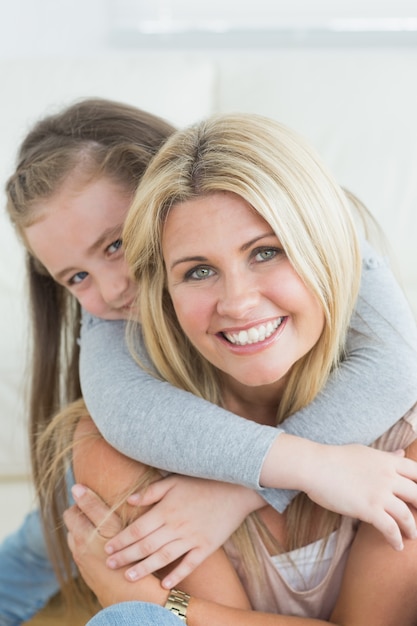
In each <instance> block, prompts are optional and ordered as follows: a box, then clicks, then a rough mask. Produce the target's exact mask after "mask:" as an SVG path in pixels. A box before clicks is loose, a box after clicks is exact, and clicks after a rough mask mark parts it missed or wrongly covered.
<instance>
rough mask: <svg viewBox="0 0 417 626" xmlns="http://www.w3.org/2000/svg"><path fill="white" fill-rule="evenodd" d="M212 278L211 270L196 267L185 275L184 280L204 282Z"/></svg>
mask: <svg viewBox="0 0 417 626" xmlns="http://www.w3.org/2000/svg"><path fill="white" fill-rule="evenodd" d="M210 276H213V270H212V269H210V268H209V267H197V268H194V269H192V270H190V271H189V272H187V273H186V275H185V279H186V280H204V279H205V278H209V277H210Z"/></svg>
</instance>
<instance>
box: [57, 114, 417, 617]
mask: <svg viewBox="0 0 417 626" xmlns="http://www.w3.org/2000/svg"><path fill="white" fill-rule="evenodd" d="M123 238H124V242H125V246H126V257H127V260H128V262H129V264H130V266H131V267H132V269H133V271H134V273H135V276H136V279H137V280H138V281H139V282H140V285H141V293H140V301H138V304H137V306H138V309H139V310H140V315H141V321H142V331H143V336H144V341H145V345H146V347H147V350H148V353H149V356H150V358H151V362H152V364H153V367H154V372H155V373H156V375H157V376H159V377H160V378H162V379H164V380H167V381H168V382H170V383H171V384H173V385H175V386H177V387H180V388H182V389H185V390H187V391H189V392H191V393H194V394H197V395H199V396H202V397H204V398H206V399H208V400H210V401H212V402H216V403H218V404H220V405H221V406H224V407H226V408H227V409H229V410H230V411H233V412H234V413H236V414H237V415H239V416H240V417H241V418H242V419H247V420H254V421H257V422H258V423H262V424H264V425H275V424H277V423H282V422H283V421H285V419H287V418H288V416H290V415H291V414H292V413H294V411H297V410H299V409H302V408H303V407H304V406H306V405H307V404H308V403H309V402H311V401H312V400H313V399H314V398H315V397H316V396H317V394H319V393H320V392H321V390H322V389H323V388H324V385H325V384H326V381H327V380H328V377H329V376H330V374H331V372H332V371H333V370H334V369H335V368H336V367H337V366H338V364H339V362H340V360H341V359H343V351H344V345H345V340H346V333H347V330H348V324H349V320H350V317H351V315H352V311H353V309H354V306H355V303H356V298H357V294H358V288H359V282H360V270H361V254H360V241H359V239H358V236H357V231H356V227H355V224H354V219H353V216H352V207H351V205H350V204H349V202H348V201H347V198H346V195H345V193H344V192H343V190H342V189H341V188H340V187H339V186H338V185H337V184H336V182H335V181H334V180H333V178H332V177H331V176H330V174H329V173H328V172H327V170H326V169H325V168H324V167H323V165H322V164H321V162H320V160H319V159H318V157H317V156H316V155H315V153H314V152H313V151H312V150H311V149H310V148H309V146H308V145H306V144H305V143H304V141H303V140H301V139H300V138H299V137H298V136H297V135H295V134H294V133H292V132H291V131H289V130H288V129H287V128H285V127H283V126H281V125H279V124H277V123H275V122H273V121H271V120H267V119H264V118H261V117H257V116H245V115H235V116H233V115H229V116H220V117H215V118H212V119H209V120H208V121H206V122H203V123H201V124H199V125H197V126H194V127H192V128H190V129H188V130H185V131H182V132H179V133H177V134H175V135H174V136H173V137H172V138H171V139H170V140H168V142H167V144H166V145H165V146H164V147H163V148H162V150H161V151H160V153H159V154H158V155H157V157H156V158H155V159H154V160H153V162H152V164H151V165H150V167H149V169H148V170H147V172H146V174H145V176H144V178H143V181H142V183H141V185H140V186H139V189H138V192H137V195H136V197H135V200H134V202H133V205H132V207H131V209H130V212H129V215H128V218H127V221H126V225H125V230H124V235H123ZM361 332H363V333H369V334H371V335H372V332H373V331H372V328H367V327H366V326H365V325H364V327H363V328H362V329H361ZM138 358H139V360H140V361H141V356H140V355H138ZM416 427H417V408H416V407H413V408H412V409H411V410H410V411H408V412H407V414H406V415H404V417H403V418H402V419H401V420H400V421H399V422H398V423H397V424H396V425H395V426H394V427H393V428H391V429H390V430H389V431H388V432H387V433H386V434H385V435H384V436H383V437H382V438H381V439H380V440H378V442H376V443H375V447H377V448H380V449H384V450H397V449H399V448H406V449H407V456H409V457H410V458H412V459H416V458H417V448H416V444H415V443H414V442H415V439H416ZM281 437H283V438H284V439H285V442H286V450H287V454H286V455H285V458H284V457H281V463H282V465H283V467H282V468H281V471H282V479H283V486H285V487H288V488H293V487H294V486H298V485H296V484H295V482H294V476H295V475H296V474H297V468H298V469H301V470H302V471H303V472H304V473H305V475H306V476H307V478H306V479H305V482H304V486H305V489H304V491H305V492H306V494H307V495H304V494H303V495H299V496H297V498H296V499H295V500H294V501H293V502H292V503H291V504H290V506H289V507H288V509H287V510H286V511H285V513H279V512H277V511H276V510H274V509H273V508H272V507H270V506H268V505H266V506H264V507H263V508H261V509H260V510H259V511H258V512H257V513H256V514H254V515H253V516H251V517H250V518H249V519H248V520H247V521H246V522H245V524H244V526H243V527H242V528H241V529H239V531H238V533H237V534H236V535H234V536H232V538H231V539H230V540H229V541H228V542H227V543H226V545H225V547H224V548H225V551H226V553H227V555H228V556H229V558H230V560H231V561H232V563H233V564H234V566H235V568H236V571H237V572H238V574H239V577H240V580H241V581H242V583H243V586H244V588H245V590H246V593H247V594H248V597H249V600H250V602H251V605H252V608H253V609H254V610H255V611H259V612H258V613H257V612H253V611H247V610H242V609H235V608H225V607H224V606H222V605H221V603H217V602H211V601H206V600H202V599H200V598H199V596H198V593H197V594H193V596H192V597H191V598H189V596H188V595H187V594H186V593H184V591H183V590H181V589H179V590H175V591H174V592H171V593H170V594H168V592H167V591H166V590H164V589H163V588H162V587H161V586H160V583H159V581H158V579H156V578H153V577H152V576H148V577H146V578H144V579H143V580H142V581H137V582H135V583H134V584H133V585H132V584H131V583H128V582H127V581H125V579H124V578H123V576H122V575H121V574H120V573H118V572H117V571H108V570H107V569H106V567H105V565H104V558H103V555H102V554H100V546H101V547H102V546H103V542H102V543H101V544H100V543H99V546H98V548H99V549H98V551H97V545H96V544H95V542H94V540H91V541H90V540H89V533H90V530H91V527H92V524H91V523H90V522H89V520H88V518H90V520H91V522H93V524H94V523H97V521H98V519H99V517H100V515H101V514H102V512H104V511H105V508H103V507H102V505H101V504H100V503H99V502H98V501H97V500H95V499H94V497H93V496H92V495H91V494H89V493H88V492H86V491H85V490H81V491H79V492H78V497H77V500H78V504H79V507H80V508H81V509H82V510H83V511H84V513H85V514H86V516H84V517H83V516H81V517H80V516H79V511H78V512H77V510H76V509H72V510H70V511H68V512H67V514H66V523H67V526H68V528H69V531H70V535H69V541H70V546H71V548H72V550H73V553H74V557H75V560H76V562H77V563H78V565H79V567H80V570H81V572H82V574H83V576H84V577H85V579H86V581H87V582H88V584H90V586H91V587H92V588H93V589H94V591H95V592H96V593H97V595H98V597H99V599H100V601H101V603H102V605H103V606H110V605H113V604H114V603H115V602H117V601H119V602H120V601H126V600H133V599H134V598H136V599H138V600H142V601H145V602H147V604H145V605H143V606H142V605H141V603H136V602H133V603H132V602H127V603H126V604H123V603H122V604H119V605H116V606H115V607H110V608H109V609H106V610H104V611H103V612H102V613H100V614H99V615H98V616H96V617H95V618H94V619H93V620H92V621H91V625H92V626H93V625H94V626H98V625H101V624H113V623H118V624H120V623H123V624H126V625H130V624H132V625H133V624H138V623H146V624H164V623H167V624H171V623H175V620H173V618H172V615H170V613H174V614H175V615H177V616H179V617H180V618H181V619H182V621H183V622H184V621H186V622H187V623H188V624H189V625H190V626H202V625H205V624H208V623H210V624H218V625H222V624H225V625H226V624H227V625H228V626H230V625H233V624H239V625H242V624H259V625H263V624H265V625H268V624H276V625H284V624H288V625H289V626H290V625H291V626H301V625H302V624H306V625H307V624H309V623H315V624H321V623H323V624H324V623H333V624H344V626H365V625H366V626H373V625H375V626H389V625H391V624H401V625H402V626H412V625H413V624H415V622H416V619H417V602H416V601H415V580H416V574H417V559H416V550H417V545H416V544H415V542H413V541H410V540H406V541H405V545H404V549H403V550H402V551H401V552H395V551H393V550H391V549H390V547H389V546H388V545H387V544H386V543H385V542H384V540H383V538H382V536H381V535H380V534H379V533H378V532H377V531H376V530H375V529H374V528H373V527H372V526H370V525H368V524H366V523H362V524H359V523H357V522H356V521H355V520H354V519H351V518H348V517H340V516H337V515H334V514H332V513H330V512H329V511H328V510H325V508H322V507H321V506H319V505H317V504H315V503H314V502H313V501H312V500H314V499H315V500H316V501H318V502H319V504H320V505H321V504H322V505H324V506H326V507H328V508H331V506H332V502H331V501H328V502H326V501H322V500H320V498H317V490H316V487H317V485H315V484H314V480H313V481H310V482H309V478H308V475H309V472H308V469H309V468H310V469H311V470H314V475H315V476H317V470H318V471H319V473H320V469H322V470H323V471H324V472H326V468H327V467H328V466H327V464H326V462H325V459H326V450H325V449H324V448H323V449H322V452H323V460H320V457H317V455H312V454H311V448H310V444H309V443H308V442H304V441H300V440H298V439H296V438H293V437H292V436H291V435H287V434H283V435H281ZM317 445H318V444H313V447H314V449H315V452H317ZM351 452H353V453H354V454H353V456H354V461H353V463H352V467H351V470H352V474H353V475H354V476H356V479H357V481H358V484H360V481H361V479H362V476H363V466H362V460H361V452H362V448H361V447H360V446H353V448H351ZM184 454H186V450H184ZM355 454H357V456H356V458H355ZM373 454H374V455H375V461H376V462H377V460H378V458H379V457H380V454H382V453H381V452H380V451H378V450H374V451H373ZM300 455H301V456H300ZM318 458H319V460H318ZM390 458H391V460H392V462H393V464H394V465H395V464H396V463H398V462H400V461H404V462H405V463H411V461H410V459H402V458H401V457H399V456H396V455H391V457H390ZM317 466H319V467H317ZM334 477H335V479H337V466H336V470H335V476H334ZM326 479H328V476H326ZM387 480H388V478H387ZM395 480H396V479H395ZM397 486H398V488H399V489H400V490H402V487H400V485H399V483H397ZM76 495H77V494H76ZM309 496H310V497H309ZM339 496H340V497H341V498H343V494H338V493H335V494H334V498H335V500H336V501H337V502H339V501H340V499H339ZM110 519H111V521H112V523H114V524H115V527H113V530H112V532H114V531H115V530H118V525H117V518H115V517H110ZM108 523H109V522H107V524H108ZM104 528H105V526H102V532H103V529H104ZM100 541H102V540H100ZM118 574H119V575H118ZM218 576H219V577H221V576H222V571H221V569H219V571H218ZM110 581H111V583H110ZM205 591H206V592H207V590H205ZM149 602H150V603H153V604H155V605H162V606H163V607H165V612H164V609H161V608H160V607H158V606H155V607H154V608H151V607H150V605H149V604H148V603H149ZM142 611H146V612H147V617H146V620H147V621H141V619H142V615H144V613H143V612H142ZM116 616H117V617H116ZM164 616H165V617H164ZM152 619H153V620H154V621H152ZM114 620H115V621H114ZM122 620H124V621H122ZM164 620H165V621H164Z"/></svg>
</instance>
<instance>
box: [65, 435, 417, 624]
mask: <svg viewBox="0 0 417 626" xmlns="http://www.w3.org/2000/svg"><path fill="white" fill-rule="evenodd" d="M407 454H408V456H409V457H410V458H414V459H417V445H416V443H414V444H412V445H411V446H410V447H409V448H408V451H407ZM80 505H81V506H83V503H82V502H81V501H80ZM100 515H101V516H102V515H103V510H101V512H100ZM416 517H417V514H416ZM65 521H66V524H67V526H68V529H69V538H70V545H71V549H72V550H73V554H74V558H75V560H76V562H77V563H78V565H79V567H80V569H81V572H82V573H83V575H84V576H85V578H86V580H87V582H89V583H91V585H92V587H93V589H94V591H95V592H96V593H97V595H98V596H99V598H100V599H101V602H102V604H103V606H109V605H111V604H114V603H116V602H123V601H125V600H133V599H136V600H140V601H144V602H153V603H155V604H159V605H161V606H164V604H165V602H166V598H167V591H164V590H163V589H161V587H160V585H159V581H158V580H157V579H156V578H155V577H153V576H147V577H146V578H144V579H142V580H140V581H137V582H135V583H134V584H129V583H127V581H126V580H125V579H124V577H123V576H122V574H121V572H120V571H109V570H108V569H107V568H106V567H105V566H104V562H103V559H102V557H101V556H98V557H97V555H96V556H95V554H97V553H95V550H96V548H95V547H94V541H92V540H91V533H92V532H93V530H94V526H93V524H92V523H91V522H90V521H89V519H88V518H87V517H86V516H80V514H79V512H78V513H76V512H75V510H74V509H73V510H70V511H68V512H67V513H66V515H65ZM96 541H97V537H96ZM99 541H100V540H99ZM102 541H103V540H102ZM102 545H103V544H101V546H102ZM98 554H99V553H98ZM416 580H417V544H416V542H412V541H407V542H406V545H405V548H404V550H403V551H402V552H394V551H393V550H391V549H390V548H389V547H388V546H387V544H386V543H385V542H384V541H383V540H382V538H381V535H380V534H379V533H377V532H376V531H375V529H374V528H372V527H371V526H369V525H367V524H361V526H360V528H359V531H358V533H357V536H356V538H355V540H354V542H353V545H352V548H351V551H350V555H349V558H348V563H347V566H346V570H345V573H344V577H343V581H342V586H341V591H340V594H339V597H338V599H337V602H336V606H335V609H334V611H333V614H332V616H331V618H330V620H329V621H323V620H315V619H310V618H304V617H290V616H284V615H271V614H265V613H257V612H253V611H249V610H247V609H240V608H236V607H226V606H222V605H221V604H219V603H218V602H215V601H214V602H213V601H212V600H204V599H201V598H199V597H198V591H197V592H196V594H195V595H194V596H193V597H192V598H191V601H190V604H189V607H188V611H187V624H188V626H208V625H210V626H214V625H216V626H308V625H309V624H311V625H312V626H313V624H317V626H318V625H319V624H322V625H324V624H334V625H339V626H342V625H343V626H393V625H395V626H397V624H401V626H414V625H415V624H416V622H417V599H416V594H415V584H416V583H415V581H416ZM138 610H139V611H140V607H138ZM139 619H140V612H138V620H139Z"/></svg>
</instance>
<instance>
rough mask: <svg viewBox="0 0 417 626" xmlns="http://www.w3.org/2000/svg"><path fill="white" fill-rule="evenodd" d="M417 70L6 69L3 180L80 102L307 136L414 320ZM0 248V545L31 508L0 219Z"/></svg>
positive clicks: (413, 58)
mask: <svg viewBox="0 0 417 626" xmlns="http://www.w3.org/2000/svg"><path fill="white" fill-rule="evenodd" d="M416 66H417V50H416V49H413V48H405V47H404V48H394V47H391V48H386V49H381V48H368V49H366V48H363V49H353V48H345V49H344V48H323V49H319V48H311V49H307V48H304V49H303V48H299V49H297V48H287V49H286V48H282V49H278V50H275V51H272V50H263V51H256V52H255V51H252V52H251V53H249V52H247V53H237V52H225V53H224V54H220V53H212V54H209V53H204V52H197V53H173V52H169V53H168V52H166V53H156V52H153V53H137V54H129V55H126V54H122V55H120V54H119V55H113V56H112V55H108V56H106V57H102V58H100V59H91V58H90V59H79V60H69V59H67V60H61V61H59V60H46V61H44V62H40V61H39V60H37V61H28V60H26V61H25V60H21V61H3V62H0V82H1V84H2V103H1V107H2V108H1V110H2V115H1V119H0V136H1V142H0V177H1V180H2V181H5V180H6V177H7V176H8V174H9V173H10V172H11V171H12V169H13V165H14V157H15V153H16V148H17V145H18V142H19V141H20V139H21V138H22V137H23V136H24V134H25V133H26V131H27V130H28V128H29V127H30V126H31V124H32V123H33V122H34V120H36V119H37V118H38V117H40V116H41V115H44V114H45V113H47V112H52V111H54V110H56V109H58V108H60V107H61V106H63V105H65V104H67V103H69V102H71V101H73V100H74V99H77V98H81V97H86V96H102V97H108V98H113V99H119V100H123V101H126V102H130V103H132V104H135V105H137V106H140V107H142V108H145V109H148V110H150V111H152V112H155V113H158V114H160V115H162V116H164V117H166V118H167V119H169V120H170V121H171V122H174V123H175V124H177V125H180V126H182V125H186V124H188V123H191V122H193V121H195V120H197V119H200V118H201V117H204V116H206V115H208V114H209V113H211V112H216V111H252V112H258V113H262V114H266V115H268V116H271V117H274V118H276V119H278V120H280V121H282V122H284V123H287V124H288V125H290V126H292V127H294V128H295V129H296V130H298V131H300V132H301V133H303V134H304V135H305V136H307V137H308V138H309V139H310V141H311V142H312V143H313V145H314V146H315V147H316V148H317V149H318V151H319V152H320V153H321V154H322V156H323V158H324V159H325V161H326V162H327V163H328V165H329V166H330V167H331V168H332V170H333V171H334V172H335V174H336V175H337V177H338V179H339V181H340V183H341V184H343V185H344V186H346V187H348V188H350V189H351V190H352V191H354V192H355V193H356V194H357V195H359V196H360V197H361V198H362V199H363V200H364V201H365V203H366V204H367V205H368V207H369V208H370V209H371V211H372V212H373V213H374V215H375V216H376V217H377V218H378V219H379V221H380V222H381V224H382V225H383V227H384V229H385V231H386V234H387V235H388V237H389V240H390V243H391V244H392V249H393V253H394V263H395V267H396V269H397V270H398V275H399V278H400V280H401V282H402V284H403V287H404V289H405V291H406V293H407V295H408V297H409V300H410V303H411V305H412V307H413V309H414V311H415V313H416V314H417V246H416V236H417V207H416V203H417V175H416V173H415V172H416V171H417V115H416V111H417V83H416V81H415V68H416ZM2 202H3V205H4V197H3V196H2ZM0 243H1V246H0V257H1V261H0V309H1V316H0V354H1V359H0V372H1V373H0V498H2V502H3V506H2V511H3V513H2V515H1V518H0V539H1V538H2V536H4V535H5V534H6V533H7V532H9V531H10V530H11V529H12V528H14V527H15V526H16V525H17V524H18V523H19V521H20V520H21V518H22V516H23V514H24V513H25V512H26V511H27V510H28V509H29V507H30V506H32V500H33V496H32V492H31V489H30V486H29V483H28V480H27V474H28V454H27V445H26V417H25V411H24V402H23V395H24V384H25V355H26V337H27V332H26V331H27V322H28V320H27V314H26V300H25V286H24V269H23V258H22V250H21V247H20V244H19V242H18V241H17V239H16V237H15V235H14V232H13V230H12V228H11V227H10V225H9V223H8V220H7V217H6V216H5V212H4V211H3V210H2V211H1V212H0ZM5 505H7V506H5ZM5 508H10V512H9V513H8V514H7V515H6V514H5V513H4V510H5Z"/></svg>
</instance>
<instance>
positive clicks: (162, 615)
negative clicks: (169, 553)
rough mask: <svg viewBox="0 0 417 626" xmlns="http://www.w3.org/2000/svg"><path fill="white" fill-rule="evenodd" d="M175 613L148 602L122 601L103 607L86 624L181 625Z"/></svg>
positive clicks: (105, 625)
mask: <svg viewBox="0 0 417 626" xmlns="http://www.w3.org/2000/svg"><path fill="white" fill-rule="evenodd" d="M181 624H184V622H183V621H182V620H180V619H179V617H177V616H176V615H174V614H173V613H171V612H170V611H167V609H164V608H163V607H162V606H158V605H156V604H150V603H148V602H122V603H121V604H114V605H113V606H109V607H107V609H103V610H102V611H100V612H99V613H97V615H95V616H94V617H93V618H92V619H90V621H89V622H87V624H86V626H181Z"/></svg>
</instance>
